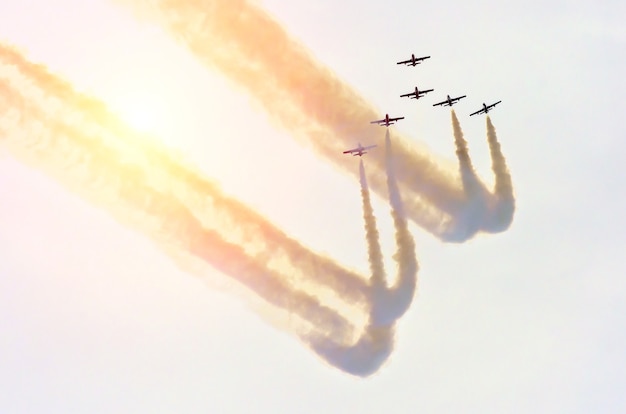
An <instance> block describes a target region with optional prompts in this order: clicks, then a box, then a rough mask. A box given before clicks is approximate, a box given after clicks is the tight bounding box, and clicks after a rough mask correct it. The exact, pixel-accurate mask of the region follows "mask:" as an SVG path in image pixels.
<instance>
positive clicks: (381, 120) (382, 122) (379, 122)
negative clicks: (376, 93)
mask: <svg viewBox="0 0 626 414" xmlns="http://www.w3.org/2000/svg"><path fill="white" fill-rule="evenodd" d="M384 123H385V120H384V119H379V120H378V121H372V122H370V124H378V125H380V124H384Z"/></svg>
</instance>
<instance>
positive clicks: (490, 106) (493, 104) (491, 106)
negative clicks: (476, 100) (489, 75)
mask: <svg viewBox="0 0 626 414" xmlns="http://www.w3.org/2000/svg"><path fill="white" fill-rule="evenodd" d="M500 102H502V101H498V102H496V103H492V104H491V105H489V106H487V108H489V109H491V108H493V107H494V106H496V105H497V104H499V103H500Z"/></svg>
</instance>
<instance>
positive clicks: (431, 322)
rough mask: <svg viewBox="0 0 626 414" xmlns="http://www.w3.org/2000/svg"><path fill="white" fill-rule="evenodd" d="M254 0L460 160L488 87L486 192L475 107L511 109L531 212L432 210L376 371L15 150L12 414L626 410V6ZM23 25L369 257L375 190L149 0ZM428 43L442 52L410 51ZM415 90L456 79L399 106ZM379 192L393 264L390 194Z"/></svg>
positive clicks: (80, 75) (305, 225)
mask: <svg viewBox="0 0 626 414" xmlns="http://www.w3.org/2000/svg"><path fill="white" fill-rule="evenodd" d="M207 3H210V2H208V1H207ZM256 3H257V4H260V5H262V6H263V7H264V8H265V9H267V10H268V11H270V12H271V13H272V14H273V15H274V16H275V18H276V19H277V20H278V21H279V22H280V23H281V24H282V25H283V26H284V27H285V28H286V30H287V31H288V32H289V33H290V34H291V35H292V36H293V37H294V38H296V39H298V40H299V41H300V42H301V43H302V44H304V45H306V46H307V47H308V48H309V49H310V51H311V54H312V55H313V56H314V57H315V58H316V59H318V60H319V61H320V62H322V63H324V64H325V65H327V67H328V68H330V69H331V70H333V71H334V72H335V73H336V74H337V75H338V76H339V77H340V78H341V79H343V80H345V81H346V82H348V83H349V84H350V85H351V86H352V87H353V88H354V89H355V90H357V91H358V92H359V93H360V94H361V95H362V96H363V97H364V98H365V99H367V100H368V101H369V102H371V103H372V104H373V105H375V106H376V107H377V108H378V109H379V111H380V114H381V116H382V115H384V113H385V112H388V113H389V114H390V115H392V116H405V117H406V119H405V120H403V121H401V122H400V123H399V124H398V126H397V129H398V130H399V131H400V132H401V133H402V134H403V135H404V136H406V137H409V138H410V139H411V140H413V141H415V143H416V144H417V143H420V144H421V145H426V146H427V147H428V148H429V151H430V152H431V153H433V154H435V155H436V156H437V157H439V158H442V159H446V160H448V162H449V163H450V165H452V166H454V164H453V163H454V162H455V155H454V144H453V136H452V127H451V123H450V111H449V109H447V108H433V107H432V106H431V105H432V103H434V102H437V101H439V100H440V99H443V98H444V97H445V95H447V94H450V95H451V96H456V95H467V98H466V99H464V100H462V101H461V102H460V103H459V104H458V105H456V106H455V107H454V108H455V109H456V112H457V115H458V116H459V120H460V124H461V127H462V129H463V132H464V134H465V138H466V139H467V141H468V143H469V148H470V155H471V156H472V161H473V163H474V166H475V168H476V170H477V171H478V173H479V174H480V175H481V176H482V177H483V178H484V180H485V182H487V183H489V184H491V183H492V182H493V178H492V174H491V170H490V163H491V161H490V158H489V152H488V147H487V143H486V139H485V137H486V132H485V121H484V118H483V117H475V116H474V117H471V118H470V117H469V116H468V115H469V113H470V112H473V111H475V110H477V109H479V108H480V106H481V104H482V103H483V102H485V103H487V104H489V103H490V102H493V101H496V100H502V103H501V104H500V105H499V106H498V107H497V108H496V109H495V110H494V111H493V112H492V113H490V115H491V119H492V121H493V124H494V126H495V128H496V130H497V133H498V138H499V140H500V142H501V144H502V149H503V151H504V154H505V156H506V159H507V162H508V165H509V169H510V171H511V174H512V177H513V185H514V189H515V196H516V200H517V209H516V212H515V216H514V220H513V223H512V225H511V227H510V228H509V229H508V230H507V231H505V232H502V233H499V234H479V235H478V236H476V237H475V238H473V239H471V240H469V241H467V242H465V243H461V244H450V243H444V242H442V241H441V240H439V239H438V238H436V237H434V236H433V235H431V234H430V233H428V232H426V231H424V230H423V229H422V228H420V227H418V226H417V225H415V224H411V232H412V234H413V236H414V238H415V240H416V244H417V249H416V253H417V258H418V261H419V265H420V270H419V273H418V278H419V283H418V292H417V295H416V297H415V299H414V301H413V304H412V306H411V308H410V309H409V311H408V312H407V314H406V315H405V316H404V317H403V318H402V319H400V321H399V323H398V326H397V333H396V346H395V350H394V352H393V354H392V355H391V357H390V359H389V361H388V362H387V363H386V364H385V365H384V366H383V367H382V368H381V369H380V370H379V371H378V372H377V373H376V374H375V375H373V376H371V377H368V378H365V379H363V378H359V377H354V376H351V375H349V374H346V373H344V372H342V371H341V370H339V369H337V368H335V367H332V366H330V365H328V364H326V363H324V362H323V361H322V360H321V359H320V358H319V357H318V356H316V355H315V354H314V353H313V352H311V350H310V349H309V348H307V347H305V346H304V345H303V344H302V343H301V342H300V341H299V340H298V339H297V338H296V337H294V336H293V335H291V334H289V333H287V332H284V331H282V330H280V329H278V328H276V327H275V326H273V325H272V324H271V323H268V321H267V319H266V318H264V317H263V316H260V315H259V314H258V313H257V312H256V311H255V309H251V308H250V306H248V305H247V304H246V302H245V301H243V300H242V299H241V298H240V297H239V296H238V295H236V294H233V293H232V292H230V291H229V290H228V289H220V288H218V287H216V286H214V285H215V283H216V282H215V281H217V283H219V281H220V278H225V276H224V275H221V274H220V273H218V272H213V273H214V274H212V275H211V277H210V279H211V280H213V282H207V281H206V280H203V279H201V278H198V277H196V276H194V275H192V274H190V273H188V272H185V271H184V270H183V269H181V268H180V267H178V266H177V265H176V263H174V262H173V261H172V260H171V259H170V258H169V257H168V256H167V255H165V254H164V253H163V252H162V250H160V249H159V248H158V247H157V246H155V244H154V242H153V241H152V240H150V239H149V238H147V237H146V236H145V235H143V234H141V233H137V232H135V231H134V230H132V229H129V228H127V227H124V226H123V225H121V224H119V223H118V222H117V221H115V220H114V219H113V218H112V217H111V216H110V215H109V214H108V213H107V211H105V210H102V209H99V208H96V207H94V206H93V205H92V204H90V203H88V202H86V201H84V200H83V199H82V198H81V197H79V196H78V195H76V194H74V193H71V192H69V191H68V190H66V189H65V188H64V187H63V186H62V185H61V184H59V183H58V182H57V181H55V180H54V179H53V178H51V177H48V176H46V175H45V174H43V173H41V172H40V171H38V170H37V169H36V168H32V167H28V166H25V165H24V164H21V163H20V162H18V161H17V160H16V159H14V158H12V156H11V155H9V154H8V153H6V151H5V150H4V149H3V148H2V146H0V330H1V332H2V334H0V390H2V391H0V412H3V413H33V412H41V413H68V412H89V413H112V412H150V413H175V412H176V413H180V412H183V413H196V412H197V413H205V412H219V413H249V412H310V413H319V412H330V413H334V412H336V413H343V412H364V413H379V412H400V413H405V412H406V413H413V412H425V413H452V412H462V413H503V412H506V413H528V412H533V413H555V412H556V413H561V412H562V413H589V412H607V413H621V412H624V411H626V397H625V396H624V392H623V389H624V387H625V385H626V375H625V374H624V372H626V352H624V349H626V316H625V315H626V304H625V302H624V298H626V282H625V281H624V275H625V274H626V260H625V259H624V254H625V253H626V237H625V236H624V233H625V230H626V219H624V218H623V214H622V212H623V211H624V209H625V208H626V192H624V190H623V187H622V182H623V181H624V179H625V178H626V174H625V168H624V167H623V158H624V154H626V134H625V133H624V130H623V128H622V127H621V126H618V125H619V122H620V120H619V119H620V118H618V116H621V115H623V114H624V109H626V105H625V104H624V103H623V102H624V100H623V99H624V95H625V94H626V83H625V82H624V81H623V73H625V71H626V28H625V26H624V24H623V18H624V16H626V5H625V4H624V3H623V2H617V1H605V2H603V4H602V5H599V4H598V3H597V2H595V3H594V2H591V1H587V2H583V1H579V2H558V1H549V2H534V3H529V2H513V3H512V2H509V3H506V4H504V3H501V2H495V1H493V2H490V1H483V2H470V3H468V2H462V1H451V2H436V1H422V2H413V1H404V0H394V1H390V2H387V3H384V4H383V3H374V2H372V3H367V4H366V3H365V2H357V1H352V0H349V1H348V0H345V1H330V0H318V1H316V2H306V3H305V2H289V3H288V2H283V1H275V0H273V1H267V0H266V1H258V2H256ZM0 41H1V42H3V43H5V44H12V45H14V46H16V47H17V48H19V50H20V51H22V52H23V53H24V54H25V55H26V57H27V58H28V59H29V60H30V61H32V62H35V63H41V64H43V65H46V66H47V67H48V69H49V70H50V71H51V72H53V73H55V74H56V75H58V76H60V77H62V78H64V79H66V80H68V81H69V82H71V83H72V84H73V85H74V86H75V87H76V88H77V89H78V90H80V91H83V92H84V93H87V94H90V95H92V96H94V97H97V98H99V99H101V100H103V101H104V102H106V103H107V104H108V105H109V106H110V108H111V109H112V110H114V111H116V112H117V113H119V114H120V116H121V117H122V118H125V119H126V120H127V121H128V122H130V123H131V124H133V125H134V126H136V127H138V128H144V129H145V130H147V131H148V132H150V133H151V134H153V135H155V136H157V137H158V138H159V139H161V140H162V141H163V142H165V143H167V145H170V146H173V147H177V148H178V149H179V151H180V152H182V153H183V154H185V156H186V157H187V158H188V159H189V160H191V161H192V162H193V163H194V164H195V165H196V166H197V167H198V168H199V169H200V170H202V172H203V173H204V174H205V175H206V176H207V177H211V178H212V179H214V180H215V181H217V182H219V183H220V185H221V187H222V189H223V190H224V192H226V193H228V194H229V195H231V196H233V197H236V198H237V199H239V200H241V201H243V202H245V203H246V204H247V205H249V206H251V207H252V208H254V209H255V210H257V211H259V212H260V213H261V214H263V215H264V216H265V217H267V218H268V219H269V220H271V221H272V222H273V223H275V224H276V225H277V226H278V227H279V228H281V229H283V230H284V231H285V232H286V233H288V234H290V235H291V236H292V237H294V238H295V239H297V240H300V241H301V242H302V243H304V244H305V245H306V246H308V247H310V248H312V249H313V250H315V251H317V252H320V253H323V254H326V255H328V256H330V257H332V258H334V259H335V260H337V261H338V262H339V263H341V264H342V265H343V266H346V267H349V268H352V269H356V271H358V272H360V273H362V274H367V269H368V264H367V256H366V245H365V240H364V232H363V223H362V213H361V200H360V193H359V185H358V182H357V181H355V180H354V179H353V177H352V176H351V175H349V174H345V173H343V172H339V171H338V170H337V169H335V168H334V167H333V166H332V165H331V164H329V163H327V162H326V161H325V160H323V159H321V158H319V157H317V156H315V155H314V154H313V153H312V152H311V151H310V150H309V149H307V148H306V147H305V146H302V145H300V144H299V143H298V142H297V141H296V140H293V139H292V137H291V136H290V133H289V131H287V130H285V129H283V128H281V127H280V126H279V125H277V124H276V122H275V121H273V119H272V118H271V117H269V116H268V115H267V113H266V112H265V111H264V110H263V106H262V105H261V104H259V103H258V102H257V101H256V100H255V99H254V98H252V97H251V96H250V95H249V94H248V93H247V92H246V91H245V89H243V88H242V87H240V86H239V85H237V84H235V83H233V82H231V81H230V80H228V79H227V78H226V77H225V76H224V75H223V74H222V73H221V72H219V71H217V70H212V69H210V68H207V67H205V66H203V65H202V64H201V63H200V62H199V61H198V59H196V58H195V57H194V55H193V54H191V53H190V52H189V51H188V50H187V49H186V47H185V46H183V44H182V43H177V42H176V40H175V39H173V38H172V37H171V36H170V35H169V34H168V33H166V32H164V31H163V30H162V29H160V28H159V27H157V26H156V25H154V24H153V23H150V22H141V21H138V20H136V19H135V17H134V16H133V14H132V12H131V11H130V8H127V7H124V6H121V5H118V4H116V3H114V2H107V1H100V0H93V1H91V0H90V1H79V0H59V1H55V2H49V1H43V0H31V1H24V2H21V3H20V4H19V5H18V4H17V3H16V2H4V3H0ZM267 47H272V45H267ZM411 53H415V54H416V55H420V56H422V55H430V56H432V57H431V59H429V60H427V61H426V62H424V64H422V65H419V66H417V67H415V68H411V67H400V66H398V65H396V64H395V62H397V61H399V60H401V59H404V58H407V57H409V56H410V54H411ZM416 85H417V86H419V87H420V88H434V89H435V91H434V92H433V93H431V94H429V95H427V97H426V98H424V99H423V100H422V99H420V100H419V101H417V102H416V101H406V100H402V99H400V98H399V95H400V94H402V93H407V92H409V91H411V90H412V88H413V87H414V86H416ZM372 128H376V127H375V126H372ZM383 134H384V130H383V129H382V128H380V142H377V144H379V146H382V143H383V137H384V135H383ZM357 141H358V139H355V144H356V142H357ZM363 144H370V142H363ZM364 162H365V164H366V167H367V162H368V159H367V156H365V157H364ZM354 168H355V171H356V170H357V169H358V161H357V160H355V162H354ZM453 168H454V167H453ZM373 204H374V211H375V213H376V216H377V219H378V222H379V231H380V233H381V242H382V245H383V251H384V253H385V255H386V258H385V261H386V263H387V265H388V268H389V269H392V266H393V262H392V261H391V255H392V253H393V252H394V248H395V247H394V243H393V227H392V223H391V218H390V216H389V212H388V210H389V208H388V206H387V204H386V201H385V200H383V199H381V198H379V197H377V196H373Z"/></svg>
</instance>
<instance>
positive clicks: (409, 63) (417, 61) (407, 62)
mask: <svg viewBox="0 0 626 414" xmlns="http://www.w3.org/2000/svg"><path fill="white" fill-rule="evenodd" d="M429 57H430V56H424V57H418V58H416V57H415V55H414V54H412V53H411V59H408V60H403V61H402V62H398V63H397V64H398V65H407V66H415V65H419V64H420V63H422V61H423V60H426V59H428V58H429Z"/></svg>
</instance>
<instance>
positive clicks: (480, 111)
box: [470, 108, 487, 116]
mask: <svg viewBox="0 0 626 414" xmlns="http://www.w3.org/2000/svg"><path fill="white" fill-rule="evenodd" d="M486 113H487V111H485V108H483V109H480V110H478V111H476V112H474V113H472V114H470V116H473V115H478V114H486Z"/></svg>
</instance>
